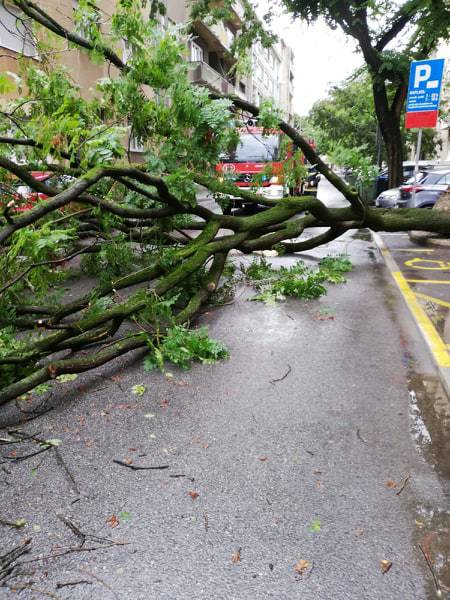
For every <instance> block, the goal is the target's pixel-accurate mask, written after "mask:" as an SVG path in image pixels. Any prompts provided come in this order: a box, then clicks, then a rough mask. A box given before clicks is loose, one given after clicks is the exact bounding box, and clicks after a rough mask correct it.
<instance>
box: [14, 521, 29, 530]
mask: <svg viewBox="0 0 450 600" xmlns="http://www.w3.org/2000/svg"><path fill="white" fill-rule="evenodd" d="M26 524H27V521H26V519H16V520H15V521H14V527H17V529H21V528H22V527H25V525H26Z"/></svg>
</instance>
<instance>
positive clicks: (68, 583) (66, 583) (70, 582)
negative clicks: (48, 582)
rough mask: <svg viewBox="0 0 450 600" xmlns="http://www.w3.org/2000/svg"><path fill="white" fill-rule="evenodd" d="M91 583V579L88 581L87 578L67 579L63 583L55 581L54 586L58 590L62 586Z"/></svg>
mask: <svg viewBox="0 0 450 600" xmlns="http://www.w3.org/2000/svg"><path fill="white" fill-rule="evenodd" d="M83 584H86V585H92V581H88V580H87V579H80V580H79V581H67V582H65V583H57V584H56V588H57V589H58V590H59V589H61V588H64V587H69V586H72V585H83Z"/></svg>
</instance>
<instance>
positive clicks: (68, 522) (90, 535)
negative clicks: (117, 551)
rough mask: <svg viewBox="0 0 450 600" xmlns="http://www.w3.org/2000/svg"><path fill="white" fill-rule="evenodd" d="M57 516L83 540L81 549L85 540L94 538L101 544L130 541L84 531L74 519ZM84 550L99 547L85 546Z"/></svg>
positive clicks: (124, 544)
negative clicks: (116, 539)
mask: <svg viewBox="0 0 450 600" xmlns="http://www.w3.org/2000/svg"><path fill="white" fill-rule="evenodd" d="M56 516H57V517H58V519H59V520H60V521H61V523H64V525H65V526H66V527H68V528H69V529H70V531H71V532H72V533H74V534H75V535H76V536H77V538H79V539H80V540H81V544H80V546H78V549H79V550H81V549H82V548H83V545H84V544H85V542H86V541H87V540H92V541H95V542H99V543H101V544H107V545H108V546H126V545H127V544H128V543H129V542H123V541H115V540H112V539H111V538H108V537H100V536H98V535H95V534H94V533H84V532H83V531H81V529H80V528H79V527H78V526H77V525H75V523H74V522H73V521H71V520H70V519H68V518H67V517H65V516H64V515H56ZM84 550H88V551H89V550H97V548H84Z"/></svg>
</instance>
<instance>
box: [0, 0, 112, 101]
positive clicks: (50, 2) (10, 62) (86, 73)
mask: <svg viewBox="0 0 450 600" xmlns="http://www.w3.org/2000/svg"><path fill="white" fill-rule="evenodd" d="M73 4H74V0H58V2H55V1H54V0H39V5H40V6H41V7H42V8H43V9H44V10H46V11H47V12H48V13H49V15H50V16H52V17H54V18H55V20H57V21H58V22H60V23H61V24H62V25H63V26H65V27H67V28H68V29H69V30H71V29H72V28H73V17H72V14H73ZM114 5H115V2H114V0H101V1H100V3H99V7H100V9H101V10H102V11H105V13H106V14H111V11H112V10H113V8H114ZM1 11H2V7H1V4H0V23H1V22H2V17H3V18H4V16H5V15H4V14H2V12H1ZM100 26H101V27H102V29H103V30H105V29H106V28H107V25H106V23H102V24H101V25H100ZM1 34H2V29H1V25H0V47H2V35H1ZM42 35H45V31H43V33H42ZM60 43H61V49H62V52H61V53H60V54H56V55H55V58H56V60H57V61H58V62H60V63H61V64H63V65H65V66H66V67H67V69H68V71H69V73H70V75H71V76H72V78H73V80H74V81H75V82H76V83H77V84H78V85H80V87H81V90H82V93H83V95H84V96H85V97H90V96H91V95H92V91H91V89H92V87H93V86H94V85H95V82H96V81H97V80H98V79H99V78H101V77H106V76H107V75H108V67H107V65H105V64H101V65H94V64H93V63H92V61H91V60H90V59H89V57H88V56H87V54H86V53H84V52H83V51H81V50H76V49H73V50H67V44H66V43H65V42H64V40H61V42H60ZM1 54H2V55H6V56H2V57H1V58H0V70H1V71H12V72H13V73H17V72H18V71H19V62H18V60H17V59H18V58H19V55H20V54H19V53H18V52H15V51H13V50H10V49H5V50H3V49H2V52H1ZM30 60H33V59H32V58H30Z"/></svg>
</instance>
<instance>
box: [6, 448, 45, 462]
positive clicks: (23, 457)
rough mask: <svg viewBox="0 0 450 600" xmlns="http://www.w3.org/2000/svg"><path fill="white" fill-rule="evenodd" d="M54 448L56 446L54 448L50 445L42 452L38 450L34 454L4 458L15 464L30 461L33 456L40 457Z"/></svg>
mask: <svg viewBox="0 0 450 600" xmlns="http://www.w3.org/2000/svg"><path fill="white" fill-rule="evenodd" d="M52 448H54V446H52V445H51V444H49V445H48V446H46V447H45V448H41V449H40V450H36V452H32V453H31V454H23V455H22V456H4V458H5V459H6V460H11V461H13V462H20V461H22V460H28V459H29V458H33V456H38V455H39V454H42V453H43V452H47V450H50V449H52Z"/></svg>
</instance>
